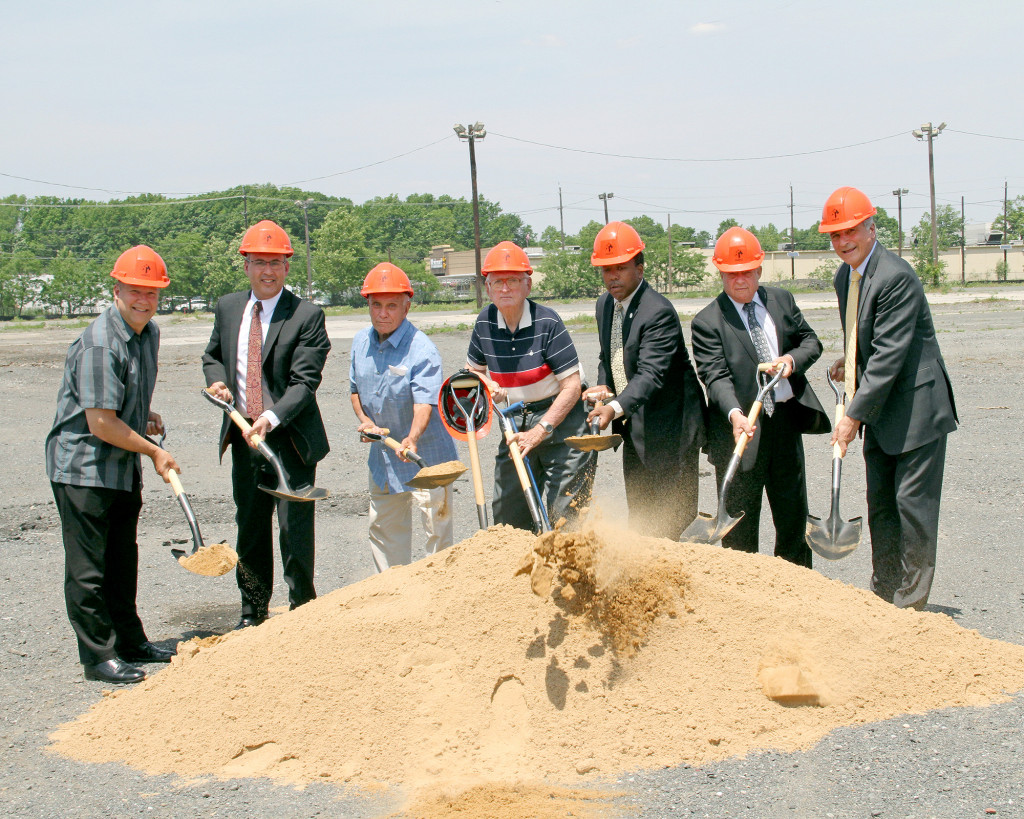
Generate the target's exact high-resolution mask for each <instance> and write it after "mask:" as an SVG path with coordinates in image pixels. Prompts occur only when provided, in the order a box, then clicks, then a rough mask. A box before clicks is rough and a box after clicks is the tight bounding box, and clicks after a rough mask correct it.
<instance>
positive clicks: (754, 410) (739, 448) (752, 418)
mask: <svg viewBox="0 0 1024 819" xmlns="http://www.w3.org/2000/svg"><path fill="white" fill-rule="evenodd" d="M760 366H762V367H763V366H765V365H764V364H762V365H760ZM760 414H761V402H760V401H755V402H754V405H753V406H752V407H751V408H750V414H749V415H747V423H748V424H750V426H754V424H755V423H756V422H757V416H758V415H760ZM750 437H751V436H749V435H747V434H746V433H744V434H743V435H741V436H740V439H739V440H738V441H737V442H736V448H735V449H734V450H733V451H732V454H733V455H742V454H743V452H744V450H746V448H747V444H749V443H750Z"/></svg>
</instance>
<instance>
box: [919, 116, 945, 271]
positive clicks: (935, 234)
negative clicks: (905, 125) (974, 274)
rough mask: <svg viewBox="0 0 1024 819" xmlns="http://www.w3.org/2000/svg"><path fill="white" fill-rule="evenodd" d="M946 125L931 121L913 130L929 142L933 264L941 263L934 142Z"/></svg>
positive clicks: (920, 138) (920, 137) (921, 138)
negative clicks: (933, 123) (935, 123)
mask: <svg viewBox="0 0 1024 819" xmlns="http://www.w3.org/2000/svg"><path fill="white" fill-rule="evenodd" d="M945 127H946V123H944V122H943V123H941V124H940V125H939V127H938V128H934V127H932V124H931V123H930V122H926V123H924V125H922V126H921V129H920V130H919V131H911V133H912V134H913V135H914V137H915V138H917V139H919V140H922V141H924V140H927V142H928V185H929V187H930V188H931V195H932V264H938V263H939V229H938V221H937V216H936V213H935V152H934V151H933V150H932V143H933V142H934V140H935V138H936V137H937V136H938V135H939V134H941V133H942V130H943V128H945Z"/></svg>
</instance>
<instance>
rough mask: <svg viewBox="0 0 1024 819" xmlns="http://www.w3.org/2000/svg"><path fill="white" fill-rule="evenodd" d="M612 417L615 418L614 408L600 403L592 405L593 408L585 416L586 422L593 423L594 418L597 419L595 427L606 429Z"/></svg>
mask: <svg viewBox="0 0 1024 819" xmlns="http://www.w3.org/2000/svg"><path fill="white" fill-rule="evenodd" d="M613 418H615V409H614V408H613V407H607V406H604V405H601V406H598V407H594V409H592V410H591V411H590V415H588V416H587V423H588V424H592V423H594V420H595V419H597V428H598V429H607V428H608V425H609V424H610V423H611V422H612V419H613Z"/></svg>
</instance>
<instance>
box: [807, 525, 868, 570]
mask: <svg viewBox="0 0 1024 819" xmlns="http://www.w3.org/2000/svg"><path fill="white" fill-rule="evenodd" d="M860 530H861V519H860V518H852V519H851V520H843V519H842V518H840V517H839V516H838V515H835V516H833V515H829V516H828V519H827V520H826V521H825V523H824V525H822V522H821V518H816V517H815V516H814V515H808V516H807V530H806V532H805V534H804V539H805V540H806V541H807V545H808V546H810V547H811V548H812V549H813V550H814V552H815V553H816V554H819V555H821V556H822V557H824V558H825V559H826V560H839V558H841V557H846V556H847V555H848V554H850V552H852V551H853V550H854V549H856V548H857V547H858V546H859V545H860Z"/></svg>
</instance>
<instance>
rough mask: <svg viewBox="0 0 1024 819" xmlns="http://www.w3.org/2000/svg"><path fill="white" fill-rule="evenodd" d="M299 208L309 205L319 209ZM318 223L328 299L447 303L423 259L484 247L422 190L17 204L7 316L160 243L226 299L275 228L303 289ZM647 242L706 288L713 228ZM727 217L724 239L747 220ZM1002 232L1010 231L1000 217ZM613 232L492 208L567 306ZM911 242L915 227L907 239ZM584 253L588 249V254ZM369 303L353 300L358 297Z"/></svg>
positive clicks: (646, 227) (7, 222) (4, 301)
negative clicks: (400, 295)
mask: <svg viewBox="0 0 1024 819" xmlns="http://www.w3.org/2000/svg"><path fill="white" fill-rule="evenodd" d="M299 203H305V204H306V207H305V212H304V209H303V207H302V206H301V205H300V204H299ZM304 216H308V220H309V242H310V248H311V262H312V283H313V290H314V293H315V294H316V296H317V297H318V299H319V300H321V301H322V302H323V303H326V304H341V303H345V302H346V301H349V300H353V301H354V302H355V303H359V300H358V297H357V288H358V286H359V284H360V283H361V282H362V280H363V278H364V277H365V275H366V273H367V271H368V270H369V269H370V268H371V267H372V266H373V265H374V264H376V263H377V262H380V261H385V260H390V261H392V262H394V263H395V264H397V265H399V266H400V267H402V268H403V269H404V270H405V271H406V272H407V273H409V275H410V278H412V279H413V281H414V282H416V283H417V284H415V285H414V286H415V289H416V290H417V299H420V300H430V299H432V298H435V297H437V295H438V291H439V287H438V283H437V280H436V278H435V277H434V276H433V275H432V274H431V273H430V272H428V271H427V270H426V269H425V265H424V262H423V260H424V259H425V258H426V256H427V255H428V254H429V252H430V249H431V247H432V246H434V245H441V244H447V245H451V246H452V247H454V248H455V249H456V250H469V249H471V248H472V247H473V208H472V203H471V202H469V201H467V200H466V199H464V198H453V197H451V196H448V195H441V196H435V195H433V194H428V193H424V194H412V195H410V196H407V197H406V198H405V199H401V198H399V197H398V196H396V195H390V196H383V197H376V198H374V199H371V200H369V201H366V202H363V203H362V204H355V203H353V202H352V201H351V200H349V199H345V198H339V197H332V196H325V195H323V194H320V193H313V192H309V191H304V190H302V189H299V188H291V187H285V188H278V187H275V186H273V185H246V186H239V187H235V188H230V189H228V190H224V191H217V192H213V193H206V194H202V195H198V196H190V197H185V198H181V199H171V198H168V197H166V196H163V195H159V194H144V195H139V196H131V197H127V198H124V199H118V200H112V201H108V202H97V201H91V200H86V199H61V198H56V197H46V196H41V197H34V198H27V197H25V196H17V195H15V196H8V197H6V198H4V199H0V317H2V318H9V317H11V316H19V315H23V314H24V313H25V312H26V309H27V308H28V307H29V306H30V305H42V306H43V308H44V309H45V310H46V311H47V312H48V313H51V314H59V315H66V316H73V315H76V314H79V313H83V312H88V311H90V310H92V309H94V308H95V306H96V304H97V303H98V302H100V301H101V300H103V299H106V298H108V297H109V295H108V294H109V292H110V284H111V281H110V278H109V272H110V270H111V269H112V268H113V264H114V261H115V260H116V258H117V257H118V255H120V253H122V252H123V251H124V250H126V249H127V248H129V247H131V246H132V245H136V244H148V245H150V246H151V247H153V248H154V249H155V250H156V251H157V252H158V253H160V254H161V256H163V258H164V260H165V261H166V262H167V265H168V269H169V272H170V278H171V284H170V286H169V287H168V288H167V290H166V291H165V296H166V297H167V298H165V305H168V306H172V307H173V306H175V305H181V304H191V303H193V302H196V301H201V302H205V303H206V304H210V305H212V304H214V303H215V302H216V301H217V299H218V298H219V297H220V296H222V295H224V294H225V293H230V292H233V291H235V290H240V289H244V288H245V287H246V286H247V285H248V282H247V280H246V278H245V273H244V271H243V269H242V258H241V256H240V255H239V254H238V246H239V244H240V243H241V239H242V235H243V234H244V232H245V230H246V228H247V227H248V226H250V225H252V224H255V223H256V222H258V221H259V220H261V219H273V220H274V221H275V222H277V223H278V224H280V225H281V226H282V227H283V228H284V229H285V230H286V231H287V232H288V234H289V236H290V237H291V239H292V243H293V246H294V248H295V255H294V256H293V257H292V259H291V274H290V280H291V284H292V286H293V287H294V288H295V289H297V290H300V291H302V292H304V291H305V284H306V270H307V266H306V243H305V236H306V234H305V221H304ZM1008 217H1009V218H1008V220H1007V221H1008V225H1007V227H1008V228H1009V235H1018V236H1019V235H1020V233H1021V232H1022V230H1024V196H1022V197H1018V198H1017V199H1016V200H1014V202H1013V203H1012V207H1011V208H1010V209H1009V211H1008ZM627 221H628V222H629V223H630V224H631V225H633V227H634V228H636V230H637V232H638V233H639V234H640V236H641V237H642V238H643V240H644V243H645V245H646V250H645V253H644V255H645V261H646V275H647V277H648V279H650V280H651V282H652V284H654V286H655V287H657V288H658V289H660V290H663V291H671V290H676V289H679V288H686V287H700V286H702V285H704V284H705V281H704V280H705V277H706V276H707V265H706V263H705V260H704V257H703V256H702V254H701V253H699V252H698V249H699V248H705V247H708V246H709V245H710V244H711V242H712V241H713V240H714V238H715V237H714V236H712V235H711V234H710V233H708V232H707V231H703V230H696V229H694V228H692V227H687V226H684V225H672V226H671V229H669V228H668V227H667V226H666V225H663V224H661V223H660V222H657V221H655V220H654V219H652V218H651V217H649V216H640V217H637V218H634V219H630V220H627ZM937 221H938V234H939V246H940V248H942V249H945V248H948V247H953V246H956V245H958V244H959V243H960V242H961V233H962V229H963V225H962V222H961V220H960V214H959V213H958V212H957V211H956V210H955V209H954V208H952V207H951V206H949V205H946V206H943V207H941V208H938V209H937ZM737 224H739V222H737V221H736V220H734V219H726V220H724V221H723V222H722V223H721V224H720V225H719V226H718V230H717V232H716V233H715V236H718V235H721V234H722V233H723V232H724V231H725V230H727V229H728V228H729V227H732V226H733V225H737ZM876 224H877V226H878V237H879V240H880V241H881V242H882V243H883V244H885V245H886V246H888V247H894V246H896V244H897V243H898V241H899V237H898V232H899V229H898V226H897V221H896V219H894V218H893V217H891V216H889V215H888V214H887V213H886V212H885V211H884V210H883V209H882V208H879V209H878V215H877V216H876ZM997 224H998V225H999V226H1001V224H1002V214H1001V213H1000V215H999V217H998V219H997ZM601 227H602V224H601V223H599V222H596V221H591V222H589V223H588V224H587V225H584V226H583V227H582V228H581V229H580V230H579V231H578V232H577V233H575V234H571V235H567V236H565V237H564V239H563V237H562V236H561V234H560V233H559V231H558V230H557V229H555V228H554V227H548V228H546V229H545V230H544V232H543V233H542V234H541V235H540V236H539V237H537V236H536V235H535V234H534V233H533V231H532V229H531V228H530V226H529V225H527V224H525V223H524V222H523V221H522V219H521V218H520V217H519V216H518V215H516V214H514V213H507V212H505V211H504V210H502V208H501V205H500V204H499V203H498V202H492V201H489V200H487V199H486V198H484V197H481V201H480V241H481V245H482V246H484V247H488V246H490V245H493V244H496V243H497V242H500V241H502V240H505V239H511V240H512V241H514V242H516V243H517V244H519V245H523V246H525V245H527V244H530V243H531V242H532V243H534V244H540V245H541V246H542V247H543V248H544V249H545V251H546V256H545V258H544V260H543V262H542V263H541V266H540V270H541V272H543V273H544V274H545V279H544V282H543V285H542V287H541V288H540V290H541V292H542V293H546V294H548V295H551V296H558V297H568V298H576V297H591V296H596V295H597V294H599V293H600V292H601V289H602V287H603V284H602V282H601V276H600V273H599V272H598V271H597V270H596V269H595V268H593V267H591V265H590V250H591V248H592V247H593V243H594V238H595V237H596V235H597V233H598V232H599V231H600V229H601ZM747 227H748V229H749V230H751V231H752V232H753V233H754V234H755V235H756V236H757V237H758V239H759V240H760V242H761V245H762V247H763V248H765V250H774V249H776V248H778V247H784V248H785V247H789V246H794V247H795V249H796V250H821V249H827V248H828V246H829V242H828V237H827V236H826V235H823V234H820V233H818V230H817V227H818V224H817V223H815V224H813V225H811V226H810V227H808V228H804V229H797V230H795V231H794V234H795V235H794V236H793V237H790V236H789V232H788V229H783V228H779V227H776V226H775V225H774V224H771V223H769V224H768V225H764V226H757V225H748V226H747ZM905 233H906V231H905ZM909 235H910V240H909V241H905V244H906V245H911V246H914V247H915V254H914V263H915V267H916V268H917V269H918V273H919V274H920V275H921V276H922V278H925V279H926V280H929V281H931V280H933V279H934V280H940V279H941V276H942V269H941V264H940V265H939V266H938V270H935V269H933V266H932V265H931V256H930V241H931V222H930V216H929V214H925V215H924V216H923V217H922V218H921V221H920V222H919V224H918V225H916V226H914V227H913V228H912V229H911V231H910V233H909ZM576 247H578V248H579V250H578V251H576V250H575V248H576ZM354 293H356V298H355V299H353V294H354Z"/></svg>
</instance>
